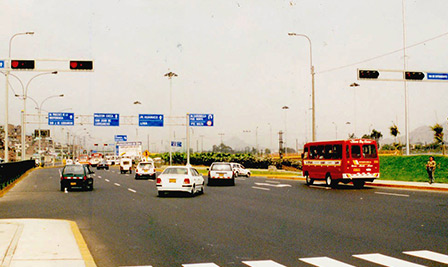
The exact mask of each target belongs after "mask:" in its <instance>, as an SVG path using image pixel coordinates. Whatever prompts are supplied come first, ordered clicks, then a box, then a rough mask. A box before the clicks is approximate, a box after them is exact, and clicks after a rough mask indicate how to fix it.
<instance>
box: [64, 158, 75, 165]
mask: <svg viewBox="0 0 448 267" xmlns="http://www.w3.org/2000/svg"><path fill="white" fill-rule="evenodd" d="M72 164H73V160H72V159H66V160H65V165H72Z"/></svg>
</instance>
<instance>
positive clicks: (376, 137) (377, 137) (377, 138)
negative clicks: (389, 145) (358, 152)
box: [362, 129, 383, 146]
mask: <svg viewBox="0 0 448 267" xmlns="http://www.w3.org/2000/svg"><path fill="white" fill-rule="evenodd" d="M362 138H366V139H373V140H375V141H376V142H377V143H378V146H380V139H381V138H383V134H382V133H381V132H379V131H377V130H375V129H373V130H372V132H371V133H370V134H365V135H363V136H362Z"/></svg>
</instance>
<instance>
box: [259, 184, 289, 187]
mask: <svg viewBox="0 0 448 267" xmlns="http://www.w3.org/2000/svg"><path fill="white" fill-rule="evenodd" d="M255 184H256V185H261V186H272V187H291V186H292V185H290V184H268V183H255Z"/></svg>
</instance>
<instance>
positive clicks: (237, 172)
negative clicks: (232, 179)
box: [230, 162, 250, 178]
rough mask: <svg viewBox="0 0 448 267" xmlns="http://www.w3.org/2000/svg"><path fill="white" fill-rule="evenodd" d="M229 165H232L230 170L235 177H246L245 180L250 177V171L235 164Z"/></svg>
mask: <svg viewBox="0 0 448 267" xmlns="http://www.w3.org/2000/svg"><path fill="white" fill-rule="evenodd" d="M230 164H231V165H232V169H233V172H234V173H235V176H236V177H238V176H246V177H247V178H249V177H250V171H249V170H248V169H246V168H244V166H243V165H241V164H239V163H235V162H231V163H230Z"/></svg>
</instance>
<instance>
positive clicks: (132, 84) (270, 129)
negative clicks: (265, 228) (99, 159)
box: [0, 0, 448, 151]
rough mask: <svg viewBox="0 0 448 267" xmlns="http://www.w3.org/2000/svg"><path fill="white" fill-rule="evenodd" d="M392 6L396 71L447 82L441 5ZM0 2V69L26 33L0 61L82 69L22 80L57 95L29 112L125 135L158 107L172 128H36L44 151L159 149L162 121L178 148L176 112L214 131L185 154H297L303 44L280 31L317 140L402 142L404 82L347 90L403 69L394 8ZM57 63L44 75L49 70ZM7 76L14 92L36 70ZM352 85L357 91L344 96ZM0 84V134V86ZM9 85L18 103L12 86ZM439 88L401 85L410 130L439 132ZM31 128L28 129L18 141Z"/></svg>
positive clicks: (1, 98)
mask: <svg viewBox="0 0 448 267" xmlns="http://www.w3.org/2000/svg"><path fill="white" fill-rule="evenodd" d="M404 3H405V5H404V6H405V28H406V45H407V46H412V45H414V44H418V43H420V44H419V45H417V46H413V47H411V48H409V49H407V51H406V54H407V55H406V60H407V69H408V70H415V71H434V72H443V73H445V72H448V66H447V62H448V61H447V56H448V53H447V52H446V47H447V43H448V34H447V32H448V17H447V16H446V10H447V9H448V1H446V0H426V1H423V0H413V1H410V0H404ZM0 5H1V8H0V17H1V18H2V26H1V27H0V58H3V59H6V58H8V49H9V40H10V38H11V36H12V35H14V34H15V33H19V32H26V31H34V32H35V34H34V35H32V36H30V35H25V36H17V37H16V38H14V39H13V42H12V45H11V54H12V58H13V59H58V60H69V59H92V60H94V71H93V72H60V73H58V74H57V75H42V76H40V77H37V78H36V79H33V80H32V82H30V84H29V87H28V96H29V97H32V98H33V99H35V100H36V101H37V102H38V103H42V101H43V100H44V99H46V98H47V97H49V96H52V95H58V94H64V97H63V98H52V99H48V100H46V101H45V103H44V104H43V106H42V109H43V110H46V111H50V112H57V111H61V110H66V111H69V112H74V113H75V115H86V116H92V115H93V113H119V114H120V116H121V118H122V121H121V124H124V117H125V116H134V118H132V119H130V121H129V122H133V123H134V124H136V123H137V118H136V116H137V115H138V114H141V113H142V114H164V115H165V116H166V117H167V116H169V112H170V108H169V107H170V101H171V103H172V107H173V108H172V116H175V117H176V118H172V119H169V118H166V120H165V127H138V126H136V125H121V126H120V127H98V126H96V127H95V126H93V125H75V126H68V127H60V126H51V127H50V126H48V125H43V126H42V127H43V128H50V129H51V131H52V135H53V136H54V138H55V139H56V140H57V141H63V142H65V141H66V136H67V134H66V133H67V131H68V132H70V133H71V134H75V135H79V136H81V137H83V136H86V139H87V143H88V144H93V143H113V140H114V135H118V134H124V135H128V140H130V141H137V140H141V141H143V142H144V144H145V146H147V144H146V143H147V141H148V139H149V147H150V150H151V151H161V150H166V149H167V144H168V140H169V127H168V126H167V125H168V124H175V126H172V129H173V131H174V132H175V138H173V139H175V140H180V141H181V140H182V139H183V138H185V135H186V130H185V126H182V124H185V121H186V119H185V115H186V114H187V113H204V114H205V113H206V114H214V116H215V120H214V126H213V127H194V128H193V135H192V147H193V148H194V149H196V148H197V147H198V148H199V149H201V147H202V144H203V148H204V149H210V148H211V146H212V145H217V144H219V143H220V141H221V138H222V140H223V142H224V143H228V144H229V143H232V142H235V140H239V143H241V144H243V143H244V144H246V145H249V146H253V147H255V146H256V144H257V143H258V146H259V148H260V149H263V148H271V149H273V150H276V149H278V132H279V131H280V130H282V131H285V129H286V143H287V146H289V147H294V148H295V146H296V142H297V144H299V146H301V145H303V143H304V142H306V141H310V140H311V75H310V47H309V44H308V41H307V40H306V39H305V38H303V37H299V36H288V32H295V33H299V34H305V35H307V36H308V37H309V38H310V39H311V41H312V57H313V65H314V68H315V72H316V75H315V92H316V106H315V109H316V125H317V128H316V133H317V139H318V140H328V139H335V138H338V139H343V138H346V137H347V136H348V134H349V133H355V135H356V136H358V137H360V136H362V135H363V134H366V133H368V132H369V131H371V130H372V129H376V130H378V131H380V132H382V133H383V136H384V137H385V138H390V137H391V136H390V133H389V127H390V126H392V124H394V123H395V124H397V125H398V128H399V130H400V132H401V133H402V134H404V132H405V131H404V129H405V123H404V122H405V115H404V111H405V101H404V83H403V82H385V81H365V80H361V81H359V80H357V69H358V68H359V69H382V70H403V68H404V54H403V51H401V50H400V49H402V48H403V16H402V14H403V6H402V0H392V1H391V0H377V1H365V0H361V1H360V0H341V1H333V0H313V1H305V0H288V1H286V0H241V1H240V0H238V1H222V0H221V1H216V0H213V1H210V0H191V1H180V0H171V1H164V0H163V1H162V0H160V1H159V0H107V1H105V0H97V1H91V0H76V1H74V0H73V1H71V0H69V1H58V0H39V1H37V0H36V1H33V0H14V1H12V0H0ZM435 37H437V38H435ZM425 40H428V41H426V42H423V41H425ZM422 42H423V43H422ZM393 51H397V52H395V53H390V52H393ZM372 58H375V59H373V60H368V59H372ZM61 62H64V61H50V62H46V63H45V64H47V65H45V66H49V67H51V68H54V69H60V68H61V65H60V64H61ZM358 62H362V63H359V64H355V63H358ZM41 66H42V65H41ZM64 66H65V65H64ZM344 66H348V67H344ZM169 71H172V72H175V73H176V74H177V75H178V76H177V77H175V78H173V80H172V81H171V82H172V84H171V85H172V87H171V88H172V97H171V100H170V81H169V80H168V79H167V77H165V76H164V74H165V73H167V72H169ZM13 74H15V75H17V76H18V77H19V78H20V79H21V80H22V81H23V83H24V84H26V83H27V82H28V81H29V80H30V79H31V78H32V77H33V76H35V75H37V74H39V72H37V71H34V72H24V71H21V72H18V71H16V72H14V73H13ZM353 82H356V83H358V84H360V86H359V87H355V88H353V87H350V84H352V83H353ZM0 84H1V87H0V88H1V89H0V123H1V124H4V123H5V116H4V115H5V109H4V107H5V86H4V84H5V79H4V78H0ZM11 84H12V85H13V88H12V89H13V90H14V91H15V93H17V94H22V89H21V87H20V84H19V83H18V82H17V80H16V79H14V78H11ZM447 85H448V83H443V82H440V83H434V82H409V83H408V92H409V128H410V131H412V130H414V129H416V128H418V127H421V126H425V125H428V126H429V125H434V124H435V123H440V124H446V123H447V117H448V105H447V104H446V103H447V100H448V90H447V89H448V87H447ZM9 95H10V97H9V102H8V103H9V121H10V123H14V124H19V123H20V111H21V110H22V109H23V101H22V100H20V99H18V98H16V97H14V93H12V90H11V91H10V94H9ZM135 101H139V102H141V104H140V105H136V104H133V103H134V102H135ZM35 106H36V105H35V104H34V103H33V102H32V101H27V113H28V114H37V111H36V110H35ZM284 106H288V107H289V109H287V110H284V109H282V107H284ZM28 118H29V120H30V121H33V119H32V118H33V117H32V116H29V117H28ZM86 118H87V121H89V118H90V117H86ZM34 121H36V120H35V119H34ZM92 121H93V119H91V120H90V122H92ZM45 123H46V122H45ZM45 123H44V124H45ZM37 127H38V126H37V124H28V125H27V132H28V133H31V132H32V130H33V129H34V128H37ZM84 128H85V129H86V130H83V129H84ZM86 132H88V133H89V134H88V135H87V134H85V133H86ZM201 136H202V137H201Z"/></svg>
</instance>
